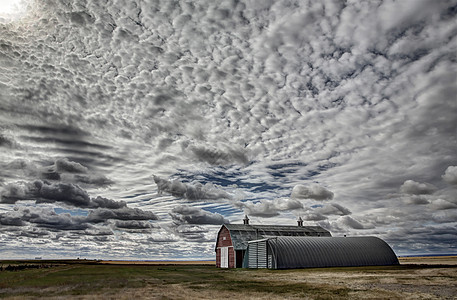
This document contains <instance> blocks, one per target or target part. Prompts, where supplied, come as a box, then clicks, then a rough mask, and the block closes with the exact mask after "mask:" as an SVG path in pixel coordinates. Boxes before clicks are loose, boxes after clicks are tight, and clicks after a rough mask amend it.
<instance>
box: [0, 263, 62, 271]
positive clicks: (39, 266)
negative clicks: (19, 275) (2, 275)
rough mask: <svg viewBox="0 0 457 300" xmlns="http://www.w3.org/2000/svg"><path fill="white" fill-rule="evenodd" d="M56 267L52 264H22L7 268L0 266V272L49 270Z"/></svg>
mask: <svg viewBox="0 0 457 300" xmlns="http://www.w3.org/2000/svg"><path fill="white" fill-rule="evenodd" d="M54 266H55V265H50V264H32V265H30V264H20V265H8V266H6V267H4V266H0V271H22V270H25V269H47V268H52V267H54Z"/></svg>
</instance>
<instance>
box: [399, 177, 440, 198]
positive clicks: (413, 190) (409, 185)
mask: <svg viewBox="0 0 457 300" xmlns="http://www.w3.org/2000/svg"><path fill="white" fill-rule="evenodd" d="M400 191H401V192H402V193H405V194H413V195H422V194H433V192H435V191H436V187H435V186H433V185H431V184H428V183H420V182H416V181H413V180H406V181H405V182H404V183H403V184H402V186H401V187H400Z"/></svg>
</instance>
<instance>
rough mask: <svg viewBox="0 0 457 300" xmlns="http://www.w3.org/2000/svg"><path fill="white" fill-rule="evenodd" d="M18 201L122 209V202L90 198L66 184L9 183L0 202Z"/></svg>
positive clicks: (79, 189)
mask: <svg viewBox="0 0 457 300" xmlns="http://www.w3.org/2000/svg"><path fill="white" fill-rule="evenodd" d="M19 200H35V202H36V203H55V202H61V203H64V204H67V205H71V206H75V207H86V208H97V207H105V208H123V207H125V206H126V202H124V201H114V200H111V199H106V198H103V197H97V198H95V199H94V198H92V199H91V198H90V197H89V195H88V193H87V192H86V191H85V190H83V189H81V188H80V187H79V186H77V185H74V184H71V183H70V184H68V183H49V182H46V181H40V180H36V181H34V182H16V183H10V184H8V185H7V186H5V187H4V189H3V190H2V192H1V202H3V203H16V202H17V201H19Z"/></svg>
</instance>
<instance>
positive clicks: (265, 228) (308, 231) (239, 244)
mask: <svg viewBox="0 0 457 300" xmlns="http://www.w3.org/2000/svg"><path fill="white" fill-rule="evenodd" d="M223 227H225V228H227V229H228V231H229V232H230V236H231V239H232V243H233V247H234V249H235V250H246V248H247V247H248V241H252V240H257V239H261V238H264V237H266V236H316V237H317V236H332V235H331V234H330V232H329V231H328V230H325V229H324V228H322V227H320V226H300V227H299V226H283V225H242V224H224V225H222V227H221V229H220V230H219V232H220V231H221V230H222V228H223Z"/></svg>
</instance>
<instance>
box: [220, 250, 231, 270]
mask: <svg viewBox="0 0 457 300" xmlns="http://www.w3.org/2000/svg"><path fill="white" fill-rule="evenodd" d="M228 261H229V259H228V247H221V268H228Z"/></svg>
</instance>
